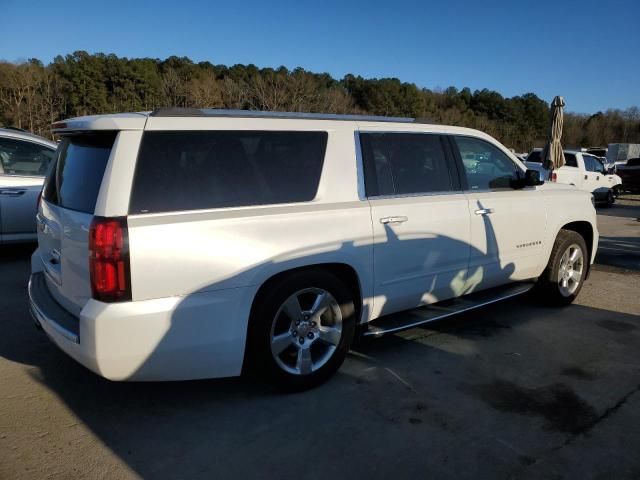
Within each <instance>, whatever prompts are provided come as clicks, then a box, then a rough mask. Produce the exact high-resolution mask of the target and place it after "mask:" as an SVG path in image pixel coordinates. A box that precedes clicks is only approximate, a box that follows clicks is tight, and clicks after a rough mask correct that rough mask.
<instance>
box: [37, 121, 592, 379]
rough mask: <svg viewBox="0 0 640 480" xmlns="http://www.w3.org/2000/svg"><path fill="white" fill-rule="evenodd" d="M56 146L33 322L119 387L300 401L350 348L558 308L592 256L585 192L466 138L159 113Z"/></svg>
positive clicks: (392, 127)
mask: <svg viewBox="0 0 640 480" xmlns="http://www.w3.org/2000/svg"><path fill="white" fill-rule="evenodd" d="M53 131H54V132H55V133H56V134H57V135H60V136H61V137H62V141H61V143H60V146H59V148H58V151H57V158H56V160H55V161H56V165H55V168H54V169H53V170H52V171H51V173H50V175H49V177H48V178H47V180H46V182H45V186H44V191H43V195H42V200H41V202H40V204H39V208H38V215H37V224H38V242H39V246H38V249H37V250H36V251H35V253H34V254H33V257H32V276H31V279H30V282H29V288H28V292H29V297H30V306H31V311H32V314H33V317H34V319H35V321H36V324H37V325H38V326H40V327H41V328H42V329H44V331H45V332H46V333H47V334H48V335H49V337H51V339H52V340H53V341H54V342H55V343H56V344H57V345H58V346H59V347H60V348H61V349H62V350H64V351H65V352H66V353H68V354H69V355H71V356H72V357H73V358H75V359H76V360H77V361H79V362H80V363H82V364H83V365H85V366H86V367H88V368H90V369H91V370H93V371H94V372H96V373H98V374H100V375H102V376H104V377H106V378H109V379H113V380H182V379H195V378H211V377H225V376H234V375H239V374H240V373H241V372H242V371H243V370H246V371H252V372H258V373H259V374H260V376H261V378H266V379H268V380H269V381H270V382H273V383H274V384H277V385H279V386H281V387H283V388H286V389H304V388H309V387H312V386H314V385H317V384H318V383H320V382H322V381H323V380H325V379H327V378H328V377H329V376H330V375H331V374H333V373H334V372H335V371H336V370H337V369H338V368H339V366H340V365H341V363H342V362H343V360H344V358H345V356H346V354H347V352H348V350H349V347H350V345H351V342H352V340H353V339H354V336H355V335H381V334H384V333H387V332H394V331H397V330H400V329H403V328H408V327H411V326H414V325H418V324H420V323H424V322H427V321H430V320H435V319H438V318H443V317H446V316H449V315H452V314H455V313H457V312H461V311H465V310H469V309H472V308H475V307H478V306H481V305H486V304H489V303H492V302H494V301H497V300H500V299H504V298H508V297H511V296H514V295H517V294H520V293H523V292H525V291H527V290H528V289H530V288H531V287H533V286H536V287H537V289H538V290H539V291H540V295H541V296H542V298H543V299H545V300H547V301H549V302H551V303H555V304H568V303H570V302H572V301H573V300H574V298H575V297H576V296H577V295H578V292H579V291H580V288H581V287H582V284H583V282H584V280H585V278H586V276H587V274H588V272H589V268H590V265H591V263H592V261H593V258H594V256H595V252H596V247H597V244H598V231H597V228H596V214H595V210H594V207H593V205H592V202H591V195H590V194H589V193H586V192H583V191H579V190H577V189H575V188H573V187H570V186H567V185H557V184H552V183H544V182H542V181H541V180H540V177H539V175H538V173H537V172H534V171H532V170H529V171H527V170H526V169H525V167H524V166H523V164H522V163H521V162H520V161H519V160H518V159H516V158H515V157H514V156H513V155H512V154H511V153H510V152H509V150H507V149H506V148H505V147H503V146H502V145H501V144H500V143H498V142H497V141H496V140H494V139H493V138H491V137H490V136H488V135H486V134H484V133H482V132H479V131H476V130H470V129H466V128H459V127H449V126H439V125H430V124H423V123H418V122H415V121H413V120H412V119H402V118H399V119H398V118H396V119H393V118H384V117H363V116H342V115H315V114H314V115H312V114H289V113H260V112H251V111H225V110H192V109H160V110H156V111H154V112H152V113H130V114H116V115H100V116H93V117H81V118H73V119H70V120H66V121H63V122H58V123H56V124H54V125H53ZM471 156H472V157H473V159H474V161H473V162H467V163H465V162H463V159H464V158H470V157H471ZM543 183H544V184H543ZM416 307H422V308H419V309H416ZM410 309H413V310H411V311H410V312H406V313H403V314H402V315H393V314H395V313H397V312H401V311H405V310H410Z"/></svg>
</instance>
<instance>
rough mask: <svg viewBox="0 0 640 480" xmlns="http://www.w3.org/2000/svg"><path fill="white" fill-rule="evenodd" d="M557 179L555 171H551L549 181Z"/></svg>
mask: <svg viewBox="0 0 640 480" xmlns="http://www.w3.org/2000/svg"><path fill="white" fill-rule="evenodd" d="M557 180H558V174H557V173H556V172H552V173H551V181H552V182H555V181H557Z"/></svg>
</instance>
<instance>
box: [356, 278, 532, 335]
mask: <svg viewBox="0 0 640 480" xmlns="http://www.w3.org/2000/svg"><path fill="white" fill-rule="evenodd" d="M533 285H534V283H533V282H518V283H511V284H509V285H505V286H501V287H495V288H490V289H488V290H482V291H480V292H475V293H470V294H468V295H465V296H464V297H459V298H454V299H451V300H445V301H443V302H439V303H434V304H432V305H426V306H424V307H420V308H416V309H413V310H407V311H406V312H399V313H394V314H391V315H385V316H384V317H380V318H376V319H375V320H373V321H372V322H369V325H368V328H367V330H366V331H365V332H364V333H363V334H362V335H363V336H365V337H378V336H381V335H385V334H387V333H392V332H398V331H400V330H406V329H409V328H413V327H417V326H418V325H422V324H425V323H428V322H433V321H434V320H440V319H442V318H446V317H450V316H452V315H457V314H459V313H462V312H467V311H469V310H474V309H476V308H479V307H482V306H484V305H489V304H491V303H495V302H499V301H501V300H506V299H507V298H511V297H515V296H516V295H522V294H523V293H525V292H528V291H529V290H531V288H532V287H533Z"/></svg>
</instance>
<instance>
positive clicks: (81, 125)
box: [51, 108, 491, 138]
mask: <svg viewBox="0 0 640 480" xmlns="http://www.w3.org/2000/svg"><path fill="white" fill-rule="evenodd" d="M176 118H184V119H189V120H190V121H196V122H199V121H200V120H201V119H203V120H206V119H227V118H228V119H236V118H241V119H251V120H253V119H271V120H282V121H286V120H308V121H345V122H358V123H359V125H360V126H367V125H375V124H381V123H384V124H385V125H386V124H389V125H391V124H395V126H394V128H398V129H408V128H407V127H411V125H423V126H426V125H429V130H433V131H434V132H447V133H459V134H471V135H476V136H480V137H485V138H491V137H490V136H489V135H487V134H486V133H484V132H481V131H479V130H473V129H469V128H464V127H454V126H447V125H435V124H431V123H429V122H428V121H426V120H422V119H415V118H408V117H381V116H371V115H341V114H332V113H329V114H325V113H304V112H263V111H256V110H225V109H205V108H203V109H195V108H161V109H157V110H154V111H153V112H131V113H116V114H105V115H91V116H85V117H76V118H70V119H67V120H62V121H59V122H55V123H54V124H53V125H52V126H51V130H52V131H53V132H54V133H66V132H74V131H82V130H144V129H145V127H146V129H149V125H147V122H148V121H149V122H151V121H153V123H154V124H155V125H161V126H162V127H158V126H156V127H155V128H152V129H166V128H167V123H166V122H167V121H169V120H171V119H176Z"/></svg>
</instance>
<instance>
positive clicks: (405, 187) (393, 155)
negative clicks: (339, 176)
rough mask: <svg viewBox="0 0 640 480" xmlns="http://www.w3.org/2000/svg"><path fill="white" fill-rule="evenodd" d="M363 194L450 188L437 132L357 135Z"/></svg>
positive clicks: (417, 191)
mask: <svg viewBox="0 0 640 480" xmlns="http://www.w3.org/2000/svg"><path fill="white" fill-rule="evenodd" d="M360 142H361V145H362V153H363V160H364V168H365V188H366V192H367V196H370V197H371V196H376V195H403V194H404V195H406V194H415V193H433V192H447V191H451V190H454V183H453V182H452V175H451V173H450V171H449V165H448V162H447V159H446V157H445V153H444V149H443V146H442V141H441V139H440V136H438V135H430V134H421V133H362V134H360Z"/></svg>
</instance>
